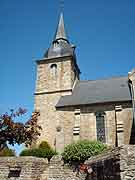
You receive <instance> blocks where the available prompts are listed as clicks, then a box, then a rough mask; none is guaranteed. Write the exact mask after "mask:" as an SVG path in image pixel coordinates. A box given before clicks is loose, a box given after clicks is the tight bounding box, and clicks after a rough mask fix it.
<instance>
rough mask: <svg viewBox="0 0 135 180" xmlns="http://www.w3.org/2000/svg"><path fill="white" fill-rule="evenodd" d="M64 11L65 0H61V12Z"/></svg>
mask: <svg viewBox="0 0 135 180" xmlns="http://www.w3.org/2000/svg"><path fill="white" fill-rule="evenodd" d="M63 11H64V0H60V12H63Z"/></svg>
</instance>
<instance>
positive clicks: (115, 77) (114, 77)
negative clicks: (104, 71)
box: [79, 75, 128, 82]
mask: <svg viewBox="0 0 135 180" xmlns="http://www.w3.org/2000/svg"><path fill="white" fill-rule="evenodd" d="M119 78H128V76H124V75H121V76H112V77H107V78H105V79H92V80H80V81H79V82H88V81H103V80H109V79H110V80H111V79H119Z"/></svg>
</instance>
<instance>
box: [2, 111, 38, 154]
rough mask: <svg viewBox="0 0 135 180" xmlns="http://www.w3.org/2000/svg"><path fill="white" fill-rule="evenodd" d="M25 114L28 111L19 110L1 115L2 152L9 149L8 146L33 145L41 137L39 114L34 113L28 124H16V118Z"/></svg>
mask: <svg viewBox="0 0 135 180" xmlns="http://www.w3.org/2000/svg"><path fill="white" fill-rule="evenodd" d="M25 113H26V109H22V108H19V109H18V110H17V111H14V110H10V113H5V114H2V115H0V151H1V150H2V149H3V148H5V147H7V144H10V145H14V144H16V143H17V144H22V143H24V144H25V145H26V146H28V145H31V144H32V142H33V140H35V139H36V138H37V136H39V135H40V133H39V130H40V129H41V127H40V126H39V125H37V120H38V116H39V112H33V114H32V116H31V117H30V119H29V120H27V121H26V123H20V122H15V118H17V117H19V118H20V117H21V116H23V115H24V114H25Z"/></svg>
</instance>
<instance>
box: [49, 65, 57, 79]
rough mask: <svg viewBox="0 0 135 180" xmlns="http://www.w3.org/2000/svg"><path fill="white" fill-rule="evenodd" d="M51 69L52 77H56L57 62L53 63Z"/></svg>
mask: <svg viewBox="0 0 135 180" xmlns="http://www.w3.org/2000/svg"><path fill="white" fill-rule="evenodd" d="M50 69H51V75H52V77H55V76H56V75H57V64H51V66H50Z"/></svg>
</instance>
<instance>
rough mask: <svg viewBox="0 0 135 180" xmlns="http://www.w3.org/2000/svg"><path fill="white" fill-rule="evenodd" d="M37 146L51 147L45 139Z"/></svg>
mask: <svg viewBox="0 0 135 180" xmlns="http://www.w3.org/2000/svg"><path fill="white" fill-rule="evenodd" d="M39 148H41V149H51V146H50V144H48V142H47V141H42V142H41V143H40V144H39Z"/></svg>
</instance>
